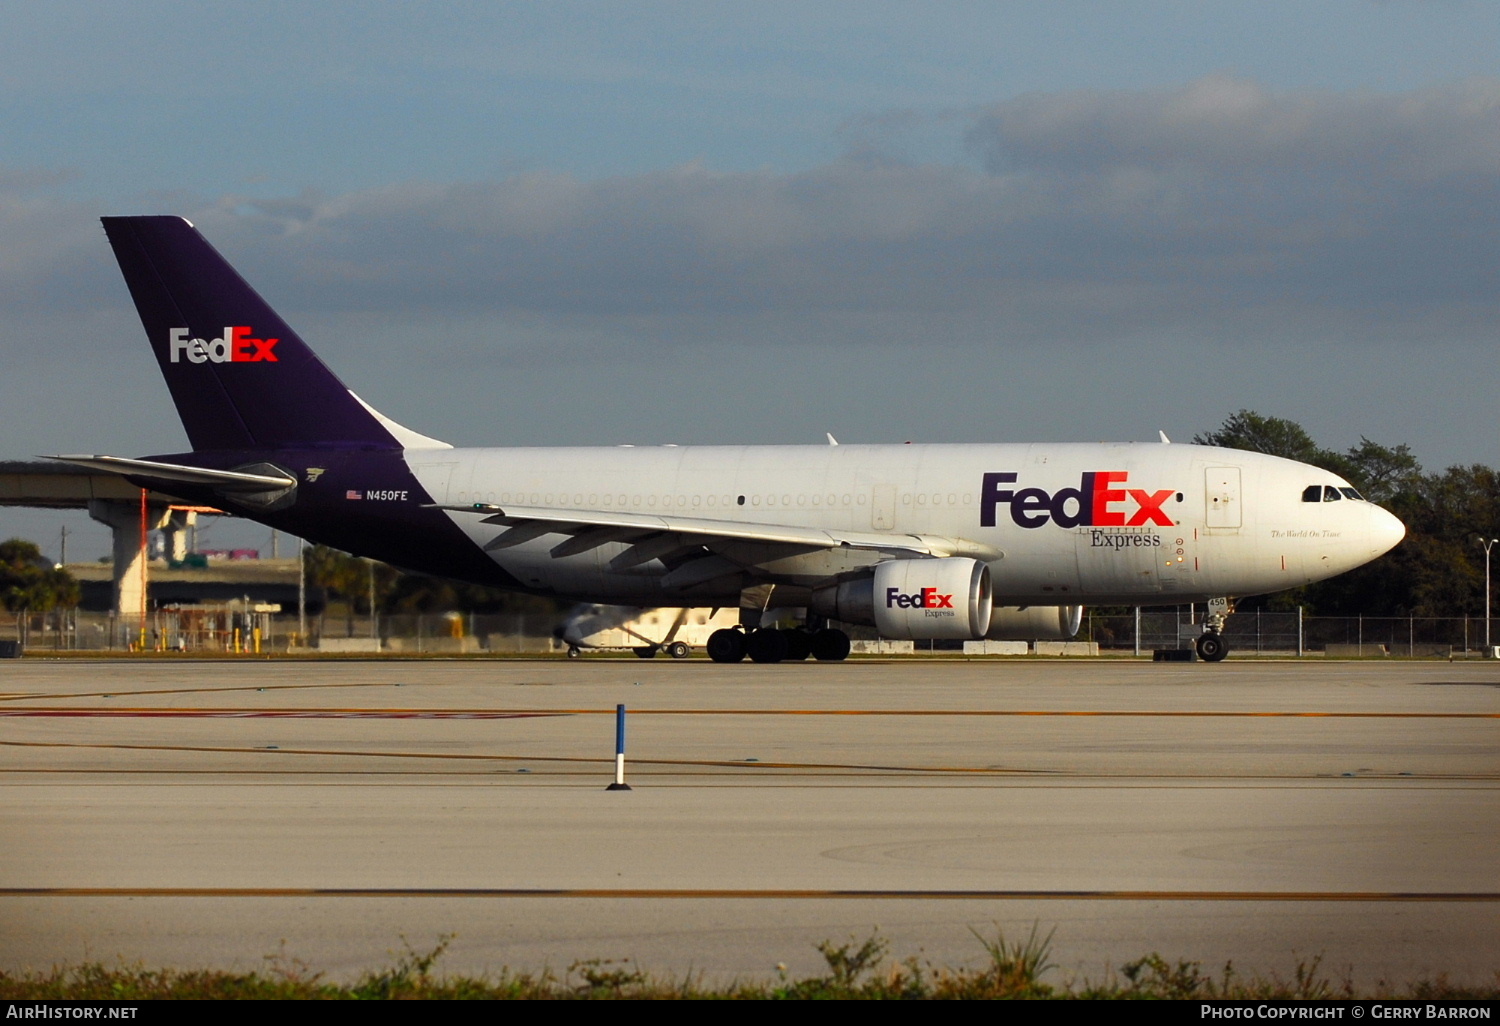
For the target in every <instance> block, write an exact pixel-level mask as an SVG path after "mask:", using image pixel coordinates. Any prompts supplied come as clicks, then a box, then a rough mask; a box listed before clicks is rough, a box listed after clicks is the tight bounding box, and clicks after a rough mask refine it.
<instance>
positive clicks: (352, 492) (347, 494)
mask: <svg viewBox="0 0 1500 1026" xmlns="http://www.w3.org/2000/svg"><path fill="white" fill-rule="evenodd" d="M344 498H346V499H357V498H359V493H358V492H356V491H355V490H354V489H352V488H351V489H349V490H348V491H347V492H345V493H344Z"/></svg>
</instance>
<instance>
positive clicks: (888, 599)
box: [885, 588, 953, 609]
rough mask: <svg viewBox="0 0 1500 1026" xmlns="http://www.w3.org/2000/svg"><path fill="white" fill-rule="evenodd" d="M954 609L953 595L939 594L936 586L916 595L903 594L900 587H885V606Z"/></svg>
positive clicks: (888, 607)
mask: <svg viewBox="0 0 1500 1026" xmlns="http://www.w3.org/2000/svg"><path fill="white" fill-rule="evenodd" d="M893 606H894V607H895V608H897V609H952V608H953V596H952V595H939V594H938V590H937V589H936V588H923V589H922V590H921V591H919V592H917V593H916V594H915V595H903V594H901V589H900V588H887V589H885V608H887V609H890V608H891V607H893Z"/></svg>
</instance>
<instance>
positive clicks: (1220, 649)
mask: <svg viewBox="0 0 1500 1026" xmlns="http://www.w3.org/2000/svg"><path fill="white" fill-rule="evenodd" d="M1233 612H1234V599H1231V598H1216V599H1209V600H1208V616H1207V617H1206V618H1205V619H1204V621H1203V623H1204V627H1205V630H1204V632H1203V633H1202V634H1200V635H1198V640H1197V642H1196V643H1195V645H1194V647H1196V648H1197V650H1198V658H1199V659H1202V660H1203V661H1204V662H1205V663H1217V662H1222V661H1223V659H1224V657H1225V656H1227V655H1228V654H1229V643H1228V642H1226V641H1225V640H1224V624H1225V622H1226V621H1228V619H1229V614H1230V613H1233Z"/></svg>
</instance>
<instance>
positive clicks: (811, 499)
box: [458, 492, 974, 509]
mask: <svg viewBox="0 0 1500 1026" xmlns="http://www.w3.org/2000/svg"><path fill="white" fill-rule="evenodd" d="M570 500H571V507H572V508H573V509H611V508H616V509H627V508H633V509H638V508H641V507H646V508H657V507H661V508H665V509H703V508H705V507H706V508H709V509H718V508H725V509H732V508H734V507H737V506H752V507H756V506H769V507H786V508H788V509H839V508H844V509H847V508H849V507H851V506H863V505H865V504H866V501H867V499H866V497H865V496H864V495H853V494H850V493H847V492H846V493H845V494H843V495H837V494H835V493H832V492H830V493H828V494H827V495H805V494H804V495H791V494H782V495H779V496H778V495H748V496H747V495H738V496H736V495H722V496H720V495H707V496H704V495H646V496H640V495H631V496H624V495H602V496H601V495H597V494H595V495H583V494H581V493H576V492H575V493H574V494H573V495H571V496H569V495H558V494H556V493H552V492H547V493H543V492H531V493H526V492H501V493H500V500H499V501H500V505H502V506H504V505H506V504H508V503H515V504H517V505H529V506H554V507H555V506H568V505H569V503H570ZM458 501H459V502H468V501H474V502H479V501H485V502H494V501H495V493H494V492H490V493H488V494H487V495H485V496H484V498H483V500H481V498H480V496H479V495H478V494H477V493H476V494H475V495H474V496H473V497H472V499H471V498H470V497H469V496H468V495H466V494H465V493H463V492H460V493H459V494H458ZM901 504H902V505H903V506H911V505H917V506H972V505H973V504H974V496H973V495H972V494H967V495H959V494H958V493H957V492H948V493H946V494H945V493H943V492H933V493H932V494H931V495H928V494H926V493H925V492H924V493H922V494H917V495H913V494H912V493H911V492H907V493H905V494H904V495H902V496H901Z"/></svg>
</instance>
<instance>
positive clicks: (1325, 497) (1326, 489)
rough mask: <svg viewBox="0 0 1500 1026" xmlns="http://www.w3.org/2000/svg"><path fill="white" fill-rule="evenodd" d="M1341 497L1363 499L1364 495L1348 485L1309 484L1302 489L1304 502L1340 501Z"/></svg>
mask: <svg viewBox="0 0 1500 1026" xmlns="http://www.w3.org/2000/svg"><path fill="white" fill-rule="evenodd" d="M1340 499H1359V500H1360V501H1363V500H1364V496H1363V495H1361V494H1359V493H1358V492H1356V491H1355V490H1354V489H1353V488H1350V487H1348V486H1345V487H1343V488H1335V487H1334V486H1333V485H1308V486H1307V487H1306V488H1304V489H1302V501H1303V502H1338V501H1339V500H1340Z"/></svg>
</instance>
